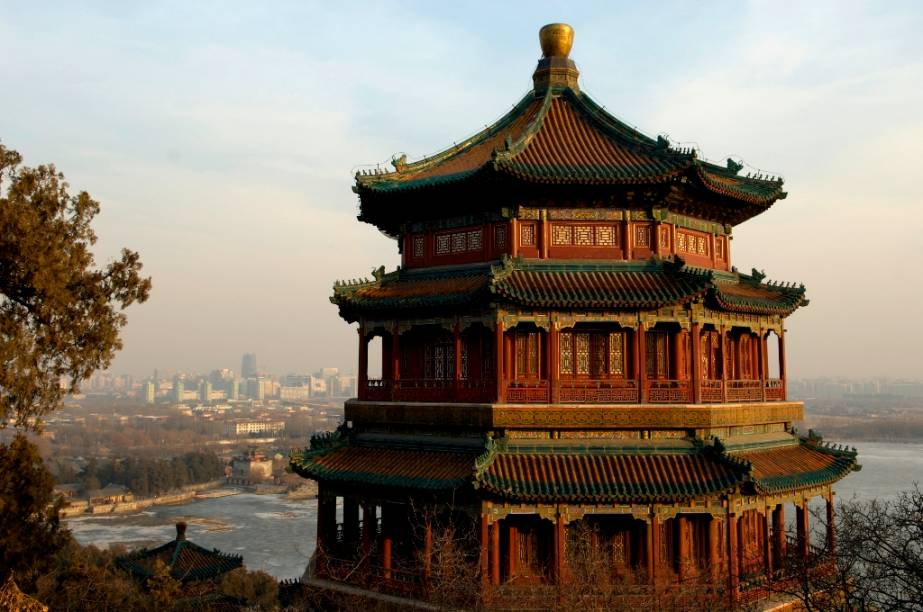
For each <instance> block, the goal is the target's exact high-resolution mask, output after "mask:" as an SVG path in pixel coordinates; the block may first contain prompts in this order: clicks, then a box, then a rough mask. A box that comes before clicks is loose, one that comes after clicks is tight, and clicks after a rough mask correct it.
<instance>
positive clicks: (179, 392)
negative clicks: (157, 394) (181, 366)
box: [173, 377, 185, 402]
mask: <svg viewBox="0 0 923 612" xmlns="http://www.w3.org/2000/svg"><path fill="white" fill-rule="evenodd" d="M184 387H185V385H184V384H183V379H181V378H179V377H177V378H176V379H174V380H173V401H174V402H181V401H183V400H184V399H185V393H184V392H185V388H184Z"/></svg>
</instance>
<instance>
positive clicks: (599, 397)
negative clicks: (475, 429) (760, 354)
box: [360, 378, 785, 404]
mask: <svg viewBox="0 0 923 612" xmlns="http://www.w3.org/2000/svg"><path fill="white" fill-rule="evenodd" d="M725 385H726V386H727V401H728V402H761V401H770V402H777V401H782V400H784V399H785V384H784V381H783V380H782V379H778V378H771V379H768V380H765V381H761V380H729V381H727V382H724V381H721V380H709V379H703V380H702V381H701V383H700V390H701V391H700V393H701V401H702V402H703V403H710V404H712V403H721V402H722V401H723V398H724V388H725ZM645 387H646V390H647V401H648V402H650V403H652V404H686V403H692V402H693V396H692V381H690V380H648V381H646V383H645ZM505 389H506V392H505V394H504V399H505V401H507V402H510V403H527V404H542V403H545V404H547V403H549V402H550V401H551V399H550V397H551V395H550V392H549V381H547V380H529V381H522V380H520V381H512V382H509V383H507V384H506V385H505ZM639 390H640V389H639V385H638V381H637V380H633V379H627V380H626V379H619V380H615V379H586V380H565V379H562V380H559V381H558V393H557V396H558V402H560V403H562V404H634V403H638V402H639V401H640V393H639ZM496 393H497V384H496V382H495V381H494V380H492V379H478V380H467V379H466V380H461V381H459V382H458V383H457V384H456V382H455V381H454V380H446V379H429V378H418V379H417V378H414V379H410V378H402V379H400V380H397V381H391V380H386V379H369V380H368V381H367V382H366V386H365V389H364V390H362V389H360V399H365V400H370V401H407V402H444V401H455V402H493V401H495V399H496ZM764 398H765V399H764Z"/></svg>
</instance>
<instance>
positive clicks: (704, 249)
mask: <svg viewBox="0 0 923 612" xmlns="http://www.w3.org/2000/svg"><path fill="white" fill-rule="evenodd" d="M695 250H696V253H698V254H699V255H708V241H706V240H705V237H704V236H696V238H695Z"/></svg>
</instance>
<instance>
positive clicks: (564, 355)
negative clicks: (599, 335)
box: [558, 334, 574, 374]
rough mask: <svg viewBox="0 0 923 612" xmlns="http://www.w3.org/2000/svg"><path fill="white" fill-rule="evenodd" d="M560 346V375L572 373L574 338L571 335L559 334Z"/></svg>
mask: <svg viewBox="0 0 923 612" xmlns="http://www.w3.org/2000/svg"><path fill="white" fill-rule="evenodd" d="M558 345H559V346H560V360H559V362H560V364H561V374H573V373H574V336H573V335H572V334H561V335H560V336H559V337H558Z"/></svg>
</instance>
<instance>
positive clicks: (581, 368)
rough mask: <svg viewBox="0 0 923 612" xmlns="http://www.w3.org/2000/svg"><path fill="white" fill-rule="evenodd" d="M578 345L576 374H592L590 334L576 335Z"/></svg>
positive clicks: (575, 341) (575, 342)
mask: <svg viewBox="0 0 923 612" xmlns="http://www.w3.org/2000/svg"><path fill="white" fill-rule="evenodd" d="M574 344H575V345H576V362H577V367H576V372H577V374H578V375H584V376H587V375H589V374H590V334H574Z"/></svg>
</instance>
